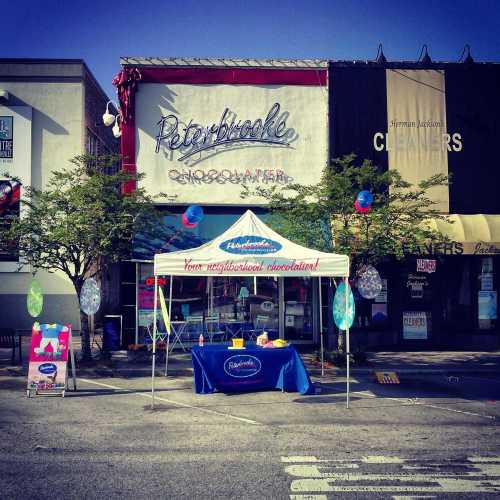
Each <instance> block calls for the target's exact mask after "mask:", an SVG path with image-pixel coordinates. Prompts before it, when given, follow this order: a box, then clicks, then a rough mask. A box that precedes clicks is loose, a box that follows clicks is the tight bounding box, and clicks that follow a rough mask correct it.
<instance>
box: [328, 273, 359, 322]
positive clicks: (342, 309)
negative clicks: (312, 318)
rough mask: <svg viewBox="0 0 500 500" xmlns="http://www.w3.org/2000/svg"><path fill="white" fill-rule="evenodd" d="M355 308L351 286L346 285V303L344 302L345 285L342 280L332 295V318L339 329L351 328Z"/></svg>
mask: <svg viewBox="0 0 500 500" xmlns="http://www.w3.org/2000/svg"><path fill="white" fill-rule="evenodd" d="M355 313H356V308H355V305H354V297H353V295H352V290H351V287H350V286H349V285H348V287H347V304H346V286H345V283H344V282H342V283H340V285H339V286H338V287H337V291H336V292H335V296H334V297H333V320H334V321H335V324H336V325H337V328H339V329H340V330H347V329H348V328H351V326H352V324H353V322H354V315H355Z"/></svg>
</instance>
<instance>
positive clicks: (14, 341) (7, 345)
mask: <svg viewBox="0 0 500 500" xmlns="http://www.w3.org/2000/svg"><path fill="white" fill-rule="evenodd" d="M16 348H18V349H19V362H21V356H22V354H21V341H20V338H19V337H18V336H17V335H16V333H15V331H14V329H13V328H0V349H12V364H14V361H15V358H16Z"/></svg>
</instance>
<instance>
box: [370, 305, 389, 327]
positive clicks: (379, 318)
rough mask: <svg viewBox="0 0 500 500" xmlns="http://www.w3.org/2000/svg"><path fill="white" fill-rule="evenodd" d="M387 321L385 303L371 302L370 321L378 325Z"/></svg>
mask: <svg viewBox="0 0 500 500" xmlns="http://www.w3.org/2000/svg"><path fill="white" fill-rule="evenodd" d="M386 321H387V304H372V323H373V324H377V325H380V324H382V323H385V322H386Z"/></svg>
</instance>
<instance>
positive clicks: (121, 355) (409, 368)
mask: <svg viewBox="0 0 500 500" xmlns="http://www.w3.org/2000/svg"><path fill="white" fill-rule="evenodd" d="M315 352H316V349H314V350H313V349H311V350H308V351H306V352H301V357H302V359H303V360H304V364H305V366H306V368H307V370H308V371H309V373H310V374H311V375H313V376H319V375H321V363H320V362H319V361H318V360H317V359H316V355H315ZM109 370H110V372H116V373H117V374H119V373H123V374H126V373H127V372H129V373H134V372H137V373H144V375H146V374H151V361H147V362H145V361H143V362H131V361H130V360H128V359H127V354H126V352H125V351H119V352H117V353H114V354H113V355H112V357H111V360H110V367H109ZM156 371H158V372H159V373H162V374H164V371H165V361H164V360H161V361H160V360H157V363H156ZM374 371H395V372H398V373H407V374H411V373H429V374H431V373H444V374H447V373H495V374H498V375H499V376H500V351H494V352H457V351H454V352H452V351H443V352H438V351H432V352H376V353H368V355H367V360H366V362H365V363H363V364H362V365H356V364H355V363H351V366H350V372H351V374H352V375H355V374H366V373H373V372H374ZM324 372H325V374H328V375H338V376H343V375H345V374H346V367H345V366H343V367H339V366H334V365H332V364H331V363H326V362H325V363H324ZM168 373H169V375H172V376H175V375H176V374H178V375H187V374H192V366H191V354H190V353H189V352H187V353H185V352H182V351H179V352H174V353H173V354H171V355H170V357H169V369H168Z"/></svg>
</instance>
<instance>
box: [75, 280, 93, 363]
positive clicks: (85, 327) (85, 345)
mask: <svg viewBox="0 0 500 500" xmlns="http://www.w3.org/2000/svg"><path fill="white" fill-rule="evenodd" d="M83 281H84V280H83V278H81V277H77V278H74V279H73V286H74V287H75V291H76V296H77V298H78V303H80V294H81V291H82V286H83ZM80 324H81V326H80V339H81V343H82V354H81V359H82V360H83V361H90V360H91V359H92V350H91V348H90V332H89V317H88V316H87V315H86V314H85V313H84V312H83V311H82V310H81V309H80Z"/></svg>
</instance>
